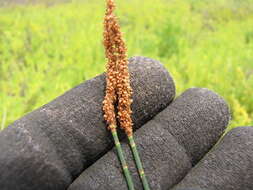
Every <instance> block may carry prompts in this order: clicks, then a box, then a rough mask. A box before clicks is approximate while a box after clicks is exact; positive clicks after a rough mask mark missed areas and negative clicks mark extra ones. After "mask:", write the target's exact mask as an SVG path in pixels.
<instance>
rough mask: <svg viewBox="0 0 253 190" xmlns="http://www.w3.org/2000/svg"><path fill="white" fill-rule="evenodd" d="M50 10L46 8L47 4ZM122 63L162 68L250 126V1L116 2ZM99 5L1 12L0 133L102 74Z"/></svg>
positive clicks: (88, 2)
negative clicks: (137, 58) (210, 94)
mask: <svg viewBox="0 0 253 190" xmlns="http://www.w3.org/2000/svg"><path fill="white" fill-rule="evenodd" d="M47 2H49V1H47ZM117 4H118V10H117V14H118V16H119V17H120V22H121V26H122V30H123V31H124V37H125V39H126V42H127V46H128V55H129V57H130V56H133V55H143V56H147V57H151V58H155V59H158V60H160V61H162V62H163V63H164V65H165V66H166V67H167V68H168V70H169V71H170V72H171V74H172V75H173V77H174V79H175V82H176V86H177V94H178V95H179V94H180V93H181V92H183V91H184V90H185V89H187V88H189V87H206V88H209V89H212V90H214V91H216V92H218V93H219V94H220V95H222V96H223V97H224V98H225V99H226V100H227V101H228V102H229V104H230V106H231V112H232V117H233V120H232V121H231V123H230V126H229V128H230V129H231V128H233V127H235V126H238V125H240V126H242V125H253V95H252V94H253V0H243V1H241V0H213V1H208V0H145V1H143V0H127V1H119V0H117ZM104 8H105V3H104V1H102V0H83V1H79V2H78V1H76V2H72V3H62V4H55V5H51V4H50V6H49V4H47V3H46V4H44V5H42V4H36V5H25V6H24V5H19V6H13V5H11V6H6V7H2V8H0V129H3V128H4V127H6V126H7V125H8V124H10V123H11V122H13V121H14V120H16V119H18V118H20V117H21V116H23V115H24V114H26V113H28V112H30V111H32V110H34V109H36V108H38V107H40V106H42V105H43V104H46V103H47V102H49V101H51V100H52V99H54V98H56V97H57V96H59V95H61V94H62V93H64V92H65V91H66V90H68V89H70V88H72V87H74V86H76V85H78V84H79V83H81V82H83V81H85V80H87V79H89V78H91V77H94V76H96V75H98V74H99V73H101V72H103V71H104V70H105V67H104V64H105V58H104V50H103V46H102V30H103V15H104Z"/></svg>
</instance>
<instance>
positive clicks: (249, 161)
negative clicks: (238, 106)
mask: <svg viewBox="0 0 253 190" xmlns="http://www.w3.org/2000/svg"><path fill="white" fill-rule="evenodd" d="M219 189H222V190H242V189H243V190H252V189H253V127H238V128H235V129H233V130H232V131H230V132H228V133H227V134H226V135H225V136H224V137H223V139H222V140H221V141H220V143H219V144H218V145H216V146H215V147H214V148H213V149H212V150H211V151H210V152H209V153H208V154H207V155H205V157H204V158H203V159H202V160H201V161H200V162H199V163H198V164H197V165H196V166H195V167H194V168H193V169H192V170H191V171H190V173H189V174H188V175H187V176H186V177H185V178H184V179H183V180H182V181H181V182H180V183H179V184H178V185H177V186H176V187H175V188H173V190H219Z"/></svg>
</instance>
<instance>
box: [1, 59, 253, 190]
mask: <svg viewBox="0 0 253 190" xmlns="http://www.w3.org/2000/svg"><path fill="white" fill-rule="evenodd" d="M130 72H131V86H132V88H133V92H134V93H133V104H132V109H133V121H134V124H135V126H134V127H135V129H138V128H140V127H141V128H140V129H138V130H137V131H136V132H135V133H134V136H135V139H136V144H137V146H138V150H139V152H140V156H141V159H142V162H143V166H144V169H145V173H146V175H147V178H148V180H149V183H150V186H151V189H156V190H159V189H164V190H167V189H170V188H172V187H173V186H174V185H176V184H178V183H179V182H180V181H181V180H182V179H183V178H184V176H186V175H187V173H188V172H189V174H188V175H187V176H186V178H185V179H183V180H182V181H181V182H180V183H179V184H178V185H177V186H176V187H174V188H175V190H200V189H201V190H204V189H205V190H206V189H207V190H209V189H210V190H213V189H224V190H228V189H252V188H253V180H252V176H253V174H252V172H253V168H252V165H253V164H252V157H253V156H252V155H253V151H252V148H251V147H252V146H250V145H252V142H253V131H252V130H251V128H241V129H237V130H234V131H232V132H231V133H229V134H227V135H226V136H225V137H224V139H223V140H222V141H221V143H220V144H219V145H217V146H215V148H214V149H213V150H212V151H211V152H210V153H208V154H207V156H206V157H204V159H202V161H201V162H200V163H199V164H197V163H198V162H199V160H200V159H201V158H202V157H203V156H204V155H205V154H206V153H207V152H208V151H209V150H210V148H211V147H212V146H213V145H214V144H215V143H216V142H217V141H218V139H219V138H220V136H221V135H222V133H223V131H224V129H225V127H226V126H227V124H228V122H229V119H230V114H229V109H228V106H227V105H226V103H225V102H224V100H223V99H222V98H221V97H220V96H218V95H217V94H215V93H213V92H211V91H209V90H207V89H201V88H192V89H189V90H187V91H186V92H184V93H183V94H182V95H181V96H179V97H178V98H177V99H176V100H174V101H173V102H172V100H173V98H174V96H175V87H174V83H173V80H172V78H171V76H170V75H169V73H168V72H167V71H166V69H165V68H163V66H162V65H161V64H160V63H159V62H157V61H154V60H151V59H148V58H144V57H135V58H131V59H130ZM104 91H105V75H100V76H98V77H96V78H94V79H91V80H89V81H87V82H85V83H83V84H81V85H80V86H78V87H76V88H74V89H72V90H70V91H68V92H67V93H65V94H64V95H63V96H60V97H59V98H57V99H56V100H54V101H52V102H51V103H49V104H47V105H45V106H43V107H41V108H40V109H38V110H36V111H34V112H32V113H30V114H28V115H27V116H25V117H23V118H21V119H20V120H18V121H16V122H14V123H13V124H12V125H11V126H9V127H8V128H7V129H5V130H4V131H2V132H1V133H0V187H1V189H3V190H31V189H32V190H35V189H36V190H51V189H52V190H63V189H70V190H77V189H85V190H86V189H87V190H95V189H99V190H103V189H108V190H109V189H110V190H113V189H117V190H118V189H119V190H127V185H126V182H125V179H124V176H123V174H122V170H121V166H120V164H119V161H118V158H117V154H116V151H115V149H112V148H113V146H114V145H113V141H112V138H111V136H110V133H109V132H108V131H107V130H106V124H105V122H104V119H103V111H102V101H103V98H104ZM120 138H121V139H123V138H124V135H123V134H122V133H120ZM234 140H235V141H234ZM238 142H239V143H238ZM122 144H123V146H122V148H123V150H124V154H125V157H126V158H127V163H128V166H129V169H130V171H131V173H132V176H133V180H134V184H135V187H136V190H140V189H142V186H141V183H140V180H139V177H138V174H137V171H136V169H135V166H134V162H133V160H132V155H131V153H130V150H129V148H128V145H127V144H126V143H125V142H124V140H123V143H122ZM228 147H229V149H228ZM231 154H232V156H231ZM223 156H224V158H223ZM205 160H207V161H205ZM241 160H243V161H242V162H241ZM196 164H197V165H196ZM241 164H247V167H246V166H245V165H243V166H242V165H241ZM195 165H196V166H195ZM193 166H195V167H194V168H193V169H192V170H191V168H192V167H193ZM215 166H216V167H215ZM238 167H239V169H238ZM250 167H251V168H250ZM231 168H232V169H237V170H235V171H236V172H235V173H233V171H232V170H231ZM246 168H249V170H247V169H246ZM221 174H223V175H221ZM216 176H217V177H216ZM230 176H232V177H234V178H235V179H233V180H232V181H231V180H230V178H229V177H230ZM213 179H215V180H216V179H217V180H218V181H213ZM235 180H237V183H234V182H235ZM246 180H248V181H246ZM220 181H221V182H220ZM233 184H235V185H237V186H236V187H235V188H234V187H233ZM223 186H224V188H223Z"/></svg>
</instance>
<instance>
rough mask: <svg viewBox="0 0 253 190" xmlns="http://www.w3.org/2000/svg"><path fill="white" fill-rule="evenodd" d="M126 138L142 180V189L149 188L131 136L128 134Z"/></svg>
mask: <svg viewBox="0 0 253 190" xmlns="http://www.w3.org/2000/svg"><path fill="white" fill-rule="evenodd" d="M128 140H129V143H130V147H131V150H132V153H133V156H134V160H135V164H136V166H137V168H138V172H139V175H140V178H141V181H142V185H143V188H144V190H150V188H149V185H148V181H147V178H146V175H145V173H144V169H143V166H142V163H141V159H140V156H139V153H138V151H137V148H136V144H135V142H134V138H133V136H128Z"/></svg>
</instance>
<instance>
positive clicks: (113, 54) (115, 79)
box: [103, 0, 133, 136]
mask: <svg viewBox="0 0 253 190" xmlns="http://www.w3.org/2000/svg"><path fill="white" fill-rule="evenodd" d="M114 9H115V4H114V2H113V0H107V9H106V16H105V21H104V46H105V53H106V58H107V59H108V62H107V79H106V82H107V87H106V96H105V100H104V102H103V110H104V112H105V115H104V117H105V120H106V121H107V124H108V125H109V128H114V127H115V126H116V114H115V107H114V106H115V104H116V103H118V107H117V109H118V115H117V118H118V121H119V123H120V126H121V128H122V129H123V130H124V131H125V132H126V134H127V135H128V136H131V135H132V133H133V130H132V126H133V122H132V119H131V113H132V111H131V103H132V99H131V96H132V89H131V86H130V76H129V70H128V60H127V54H126V51H127V49H126V45H125V42H124V41H123V39H122V33H121V32H120V26H119V24H118V21H117V18H116V16H115V15H114V14H113V11H114Z"/></svg>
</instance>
